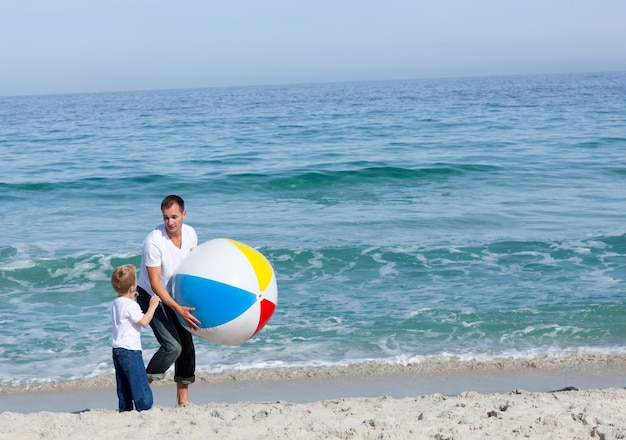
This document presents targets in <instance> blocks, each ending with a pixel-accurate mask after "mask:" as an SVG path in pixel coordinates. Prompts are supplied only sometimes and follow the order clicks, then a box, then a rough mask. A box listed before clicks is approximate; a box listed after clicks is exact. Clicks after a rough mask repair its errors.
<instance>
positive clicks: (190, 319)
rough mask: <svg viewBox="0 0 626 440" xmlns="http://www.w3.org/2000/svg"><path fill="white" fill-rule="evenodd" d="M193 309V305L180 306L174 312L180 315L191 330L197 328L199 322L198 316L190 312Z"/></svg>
mask: <svg viewBox="0 0 626 440" xmlns="http://www.w3.org/2000/svg"><path fill="white" fill-rule="evenodd" d="M195 310H196V308H195V307H184V306H180V307H179V308H178V310H177V311H176V313H178V314H179V315H180V317H181V318H183V321H185V324H187V326H188V327H189V328H192V329H193V330H198V329H199V328H200V324H201V322H200V320H199V319H198V318H196V317H195V316H193V315H192V314H191V312H193V311H195Z"/></svg>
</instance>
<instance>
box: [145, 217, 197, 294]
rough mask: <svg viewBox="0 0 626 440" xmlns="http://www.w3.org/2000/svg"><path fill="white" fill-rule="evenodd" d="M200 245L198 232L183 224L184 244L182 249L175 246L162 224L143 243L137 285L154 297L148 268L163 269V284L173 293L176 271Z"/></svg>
mask: <svg viewBox="0 0 626 440" xmlns="http://www.w3.org/2000/svg"><path fill="white" fill-rule="evenodd" d="M197 245H198V236H197V235H196V231H195V230H194V229H193V228H192V227H191V226H189V225H187V224H185V223H183V227H182V244H181V247H180V249H179V248H177V247H176V246H174V244H173V243H172V241H171V240H170V238H169V237H168V235H167V232H165V224H163V223H162V224H160V225H159V226H157V227H156V228H154V229H153V230H152V231H151V232H150V233H149V234H148V236H147V237H146V238H145V240H144V241H143V247H142V251H141V270H140V273H139V280H138V282H137V285H139V286H140V287H141V288H142V289H144V290H145V291H146V292H148V293H149V294H150V295H154V292H153V291H152V288H151V287H150V279H149V278H148V271H147V269H146V267H159V266H160V267H161V284H163V286H165V288H166V289H167V291H168V292H170V293H171V292H172V289H171V285H170V282H171V279H172V276H173V275H174V271H175V270H176V269H177V268H178V265H179V264H180V262H181V261H183V259H184V258H185V257H186V256H187V255H189V253H190V252H191V250H192V249H193V248H195V247H196V246H197Z"/></svg>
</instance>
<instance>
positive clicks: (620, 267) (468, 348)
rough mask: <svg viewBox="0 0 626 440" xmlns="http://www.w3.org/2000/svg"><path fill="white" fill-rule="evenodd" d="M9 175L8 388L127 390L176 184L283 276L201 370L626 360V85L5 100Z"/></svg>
mask: <svg viewBox="0 0 626 440" xmlns="http://www.w3.org/2000/svg"><path fill="white" fill-rule="evenodd" d="M0 164H1V166H0V201H1V206H2V209H1V210H0V212H1V213H0V219H1V224H2V239H1V240H0V310H1V312H0V313H1V315H0V359H1V361H2V367H1V368H0V388H6V387H16V386H17V387H23V386H30V385H32V384H37V383H46V382H55V383H59V382H69V381H74V380H92V379H98V378H101V377H104V376H107V377H112V374H113V365H112V360H111V350H110V344H111V325H110V318H109V309H110V305H111V302H112V301H113V299H114V297H115V293H114V292H113V290H112V288H111V285H110V275H111V271H112V270H113V268H114V267H115V266H117V265H120V264H125V263H133V264H135V265H137V266H139V264H140V251H141V243H142V241H143V239H144V237H145V236H146V234H147V233H148V232H149V231H150V230H151V229H152V228H153V227H154V226H156V225H158V224H159V223H161V221H162V220H161V213H160V209H159V205H160V202H161V200H162V198H163V197H164V196H166V195H168V194H171V193H176V194H179V195H181V196H182V197H183V198H184V199H185V202H186V208H187V219H186V221H187V223H188V224H190V225H192V226H193V227H194V228H195V229H196V231H197V233H198V236H199V241H200V242H203V241H206V240H209V239H212V238H216V237H229V238H233V239H236V240H239V241H241V242H244V243H246V244H248V245H250V246H253V247H255V248H257V249H259V250H260V251H261V252H262V253H263V254H264V255H265V256H266V257H267V258H268V259H269V261H270V262H271V264H272V265H273V267H274V269H275V272H276V274H277V279H278V291H279V300H278V307H277V309H276V311H275V313H274V316H273V317H272V319H271V320H270V322H269V323H268V324H267V326H266V327H265V328H264V329H263V330H262V331H261V333H259V334H258V335H257V336H256V337H254V338H253V339H251V340H250V341H248V342H246V343H244V344H242V345H239V346H234V347H225V346H217V345H214V344H211V343H209V342H206V341H203V340H201V339H196V349H197V365H198V371H199V372H200V373H205V374H212V373H215V372H223V371H233V372H234V371H241V370H245V369H254V368H266V369H268V368H269V369H271V368H275V367H290V366H300V367H316V366H333V365H342V366H345V365H352V364H359V363H362V362H365V361H369V362H374V363H380V364H407V363H415V362H421V361H423V360H427V359H438V360H440V361H442V362H445V361H446V359H455V360H456V361H459V360H460V361H461V362H464V361H468V362H469V361H475V360H481V361H485V362H489V361H490V360H495V359H498V358H502V357H507V358H516V359H529V360H532V359H533V358H536V357H537V356H545V355H549V356H554V357H561V358H568V357H570V358H571V357H576V356H581V355H585V354H586V353H592V354H593V353H596V354H597V353H599V354H602V355H606V356H612V355H615V354H618V355H623V354H624V353H625V352H626V318H625V316H626V301H625V294H626V288H625V286H626V284H625V281H626V224H625V221H624V220H625V212H626V191H625V190H626V73H624V72H621V73H620V72H617V73H598V74H570V75H542V76H507V77H486V78H454V79H432V80H410V81H409V80H407V81H382V82H354V83H336V84H306V85H285V86H263V87H238V88H207V89H185V90H164V91H137V92H119V93H99V94H76V95H49V96H23V97H4V98H0ZM142 341H143V347H144V358H145V359H146V360H148V359H149V357H150V356H151V354H152V353H154V351H155V349H156V347H157V345H156V342H155V340H154V337H153V335H152V332H151V330H150V329H149V328H146V329H145V330H143V332H142Z"/></svg>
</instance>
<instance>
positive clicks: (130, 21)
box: [0, 0, 626, 96]
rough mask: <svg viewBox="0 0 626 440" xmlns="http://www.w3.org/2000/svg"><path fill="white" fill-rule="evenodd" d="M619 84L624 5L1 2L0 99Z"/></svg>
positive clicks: (625, 37)
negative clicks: (511, 83)
mask: <svg viewBox="0 0 626 440" xmlns="http://www.w3.org/2000/svg"><path fill="white" fill-rule="evenodd" d="M616 70H619V71H626V0H593V1H592V0H523V1H522V0H515V1H513V0H265V1H263V0H168V1H165V0H98V1H96V0H6V1H2V4H1V5H0V96H7V95H28V94H47V93H76V92H99V91H118V90H143V89H169V88H187V87H214V86H231V85H260V84H286V83H307V82H328V81H358V80H377V79H400V78H432V77H449V76H476V75H480V76H482V75H501V74H526V73H561V72H597V71H616Z"/></svg>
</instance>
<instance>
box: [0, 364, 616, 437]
mask: <svg viewBox="0 0 626 440" xmlns="http://www.w3.org/2000/svg"><path fill="white" fill-rule="evenodd" d="M624 383H626V370H625V369H624V360H623V359H622V358H621V357H618V358H613V359H611V360H610V361H607V360H606V359H603V358H597V359H591V360H590V359H589V358H587V359H586V361H585V362H583V363H581V364H579V365H573V364H572V362H571V359H570V360H569V361H568V362H567V365H562V364H561V363H559V362H558V361H554V360H551V359H549V358H546V359H544V360H539V361H537V362H532V363H528V362H524V361H519V362H518V361H514V360H506V361H503V362H502V363H499V362H489V363H486V364H481V363H476V364H468V363H466V362H465V363H459V364H458V365H457V366H456V367H455V366H454V363H453V362H452V363H451V362H449V361H448V362H446V368H445V369H444V370H441V365H438V364H437V362H433V363H430V364H429V363H424V364H419V365H409V366H391V365H390V366H381V365H369V364H367V363H365V364H362V365H357V366H346V367H344V368H342V367H332V368H314V369H310V368H304V369H285V370H280V369H274V370H271V371H270V372H268V371H248V372H241V373H238V374H233V373H232V372H229V373H224V374H216V375H210V376H202V377H200V378H199V380H198V382H197V383H196V384H195V385H194V388H193V391H192V396H193V398H194V404H193V405H191V406H188V407H185V408H174V407H173V405H172V403H173V402H172V401H173V395H174V394H173V392H174V390H173V385H172V383H171V382H168V383H163V384H160V385H157V386H155V387H154V394H155V407H154V408H153V409H152V410H150V411H146V412H142V413H138V412H131V413H122V414H120V413H118V412H117V411H115V407H116V396H115V387H114V382H113V381H111V380H109V379H101V380H99V381H96V382H89V383H82V384H56V385H47V386H40V387H35V388H32V389H26V390H23V389H22V390H8V391H7V390H3V392H2V394H0V401H2V403H1V404H0V438H2V439H35V438H59V439H61V438H62V439H82V438H85V439H86V438H89V439H96V440H97V439H110V438H116V437H118V438H131V437H132V438H137V439H151V440H154V439H159V438H171V437H174V436H176V437H184V438H189V439H211V438H252V439H294V438H297V439H351V438H354V439H383V438H388V439H404V438H406V439H482V438H498V439H517V438H535V439H548V438H549V439H568V440H569V439H586V438H592V439H593V438H595V439H620V438H626V389H625V388H624V387H623V384H624ZM507 386H508V387H509V388H508V389H507V388H506V387H507Z"/></svg>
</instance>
